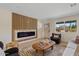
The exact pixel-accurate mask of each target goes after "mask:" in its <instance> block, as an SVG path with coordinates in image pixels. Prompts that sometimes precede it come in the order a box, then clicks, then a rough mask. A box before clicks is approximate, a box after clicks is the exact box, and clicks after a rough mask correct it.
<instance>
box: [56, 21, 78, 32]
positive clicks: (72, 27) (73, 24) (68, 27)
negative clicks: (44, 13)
mask: <svg viewBox="0 0 79 59" xmlns="http://www.w3.org/2000/svg"><path fill="white" fill-rule="evenodd" d="M76 30H77V21H76V20H73V21H65V22H57V23H56V31H57V32H64V31H65V32H76Z"/></svg>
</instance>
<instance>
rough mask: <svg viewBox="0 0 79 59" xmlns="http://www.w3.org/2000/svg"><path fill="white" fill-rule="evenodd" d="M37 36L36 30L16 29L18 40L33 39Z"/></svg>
mask: <svg viewBox="0 0 79 59" xmlns="http://www.w3.org/2000/svg"><path fill="white" fill-rule="evenodd" d="M35 37H36V30H16V31H15V39H16V40H25V39H32V38H35Z"/></svg>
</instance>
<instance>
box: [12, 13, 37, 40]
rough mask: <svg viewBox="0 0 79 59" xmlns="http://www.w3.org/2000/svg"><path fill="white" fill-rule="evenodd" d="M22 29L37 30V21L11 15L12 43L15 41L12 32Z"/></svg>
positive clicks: (14, 14) (18, 15)
mask: <svg viewBox="0 0 79 59" xmlns="http://www.w3.org/2000/svg"><path fill="white" fill-rule="evenodd" d="M23 29H25V30H26V29H36V30H37V19H35V18H32V17H28V16H24V15H20V14H16V13H12V41H14V40H16V39H14V31H15V30H23Z"/></svg>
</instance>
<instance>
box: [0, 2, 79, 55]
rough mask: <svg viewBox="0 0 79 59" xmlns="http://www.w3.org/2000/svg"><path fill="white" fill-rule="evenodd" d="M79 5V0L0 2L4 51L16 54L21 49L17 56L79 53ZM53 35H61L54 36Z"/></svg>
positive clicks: (6, 53)
mask: <svg viewBox="0 0 79 59" xmlns="http://www.w3.org/2000/svg"><path fill="white" fill-rule="evenodd" d="M26 7H27V8H26ZM78 7H79V4H78V3H46V4H44V3H41V4H39V3H37V4H32V3H29V4H27V3H26V4H17V3H15V4H12V3H11V4H6V3H4V4H0V24H1V25H0V27H1V30H0V34H1V37H0V41H1V42H3V45H4V47H3V50H4V51H7V52H5V53H4V54H5V55H8V54H9V55H11V54H12V55H13V56H14V55H17V54H14V53H15V52H16V53H17V52H18V51H17V50H19V52H18V56H19V55H20V56H63V55H64V56H66V55H68V56H78V55H79V52H78V51H79V48H78V47H79V46H78V43H79V40H78V39H79V36H78V35H79V34H78V32H79V27H78V25H79V13H78V12H79V11H78V10H79V8H78ZM72 25H73V26H74V28H73V27H72ZM66 26H67V27H66ZM53 35H54V36H56V37H58V39H57V40H53V38H52V36H53ZM72 41H74V43H72ZM76 41H77V42H76ZM38 43H39V44H40V46H41V48H39V47H38V45H39V44H38ZM44 43H46V44H47V45H48V46H46V47H44V46H43V45H45V44H44ZM49 43H50V44H49ZM36 46H37V47H38V48H39V49H38V48H37V47H36ZM71 46H72V47H73V50H72V49H71V48H72V47H71ZM69 47H71V48H69ZM11 48H14V49H12V50H11ZM50 48H51V50H50ZM10 50H11V51H13V52H9V51H10ZM14 50H16V51H14ZM44 50H46V51H44ZM68 52H69V53H68Z"/></svg>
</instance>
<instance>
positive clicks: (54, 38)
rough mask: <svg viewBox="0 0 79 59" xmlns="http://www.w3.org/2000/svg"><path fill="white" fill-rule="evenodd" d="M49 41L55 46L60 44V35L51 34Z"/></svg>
mask: <svg viewBox="0 0 79 59" xmlns="http://www.w3.org/2000/svg"><path fill="white" fill-rule="evenodd" d="M50 39H51V40H52V41H54V42H55V43H56V44H59V43H60V42H61V34H56V33H52V36H51V37H50Z"/></svg>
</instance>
